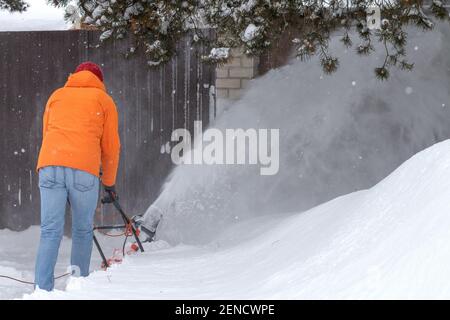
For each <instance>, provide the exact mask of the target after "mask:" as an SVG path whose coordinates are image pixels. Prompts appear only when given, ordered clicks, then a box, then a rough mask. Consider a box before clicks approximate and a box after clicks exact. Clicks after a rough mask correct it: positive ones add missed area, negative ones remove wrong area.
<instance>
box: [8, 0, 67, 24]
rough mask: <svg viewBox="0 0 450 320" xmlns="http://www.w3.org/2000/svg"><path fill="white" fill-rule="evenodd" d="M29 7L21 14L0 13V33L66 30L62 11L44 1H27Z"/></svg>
mask: <svg viewBox="0 0 450 320" xmlns="http://www.w3.org/2000/svg"><path fill="white" fill-rule="evenodd" d="M28 4H29V5H30V7H29V8H28V10H27V11H25V12H23V13H9V12H7V11H0V31H28V30H66V29H68V28H69V25H68V24H67V23H66V22H65V21H64V9H61V8H55V7H52V6H50V5H48V4H47V1H46V0H31V1H28Z"/></svg>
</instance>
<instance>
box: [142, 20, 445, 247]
mask: <svg viewBox="0 0 450 320" xmlns="http://www.w3.org/2000/svg"><path fill="white" fill-rule="evenodd" d="M331 48H332V51H333V52H334V53H336V54H337V55H338V56H339V57H340V68H339V69H338V71H337V72H336V73H335V74H333V75H332V76H325V75H323V74H322V70H321V67H320V66H319V63H318V61H317V60H314V59H313V60H312V61H310V62H307V63H305V62H301V61H297V60H293V61H292V62H291V63H290V64H289V65H287V66H285V67H282V68H280V69H277V70H273V71H271V72H269V73H268V74H266V75H265V76H263V77H261V78H258V79H256V80H253V81H252V83H251V85H250V88H249V90H248V91H247V92H246V94H245V95H244V96H243V98H242V99H240V100H239V101H237V102H236V103H234V104H233V105H231V106H230V107H229V108H228V109H227V110H226V111H225V112H223V113H222V114H221V115H220V117H218V118H217V119H216V121H215V123H213V124H212V127H215V128H218V129H221V130H224V129H225V128H244V129H247V128H279V129H280V169H279V172H278V174H276V175H273V176H261V175H260V173H259V167H258V166H255V165H184V166H183V165H182V166H178V167H176V168H175V169H174V171H173V172H172V174H171V176H170V178H169V179H168V181H167V182H166V184H165V186H164V188H163V190H162V192H161V195H160V196H159V198H158V199H157V200H156V201H155V202H154V203H153V205H152V206H150V208H149V209H148V210H147V213H146V215H145V219H146V220H147V224H148V225H151V224H153V223H154V222H155V221H156V220H158V219H159V216H160V215H161V213H162V215H163V218H162V220H161V222H160V224H159V226H158V230H157V234H156V236H157V238H158V239H163V240H166V241H168V242H170V243H172V244H173V243H179V242H183V243H188V244H204V243H207V242H209V241H210V240H212V239H213V238H214V237H215V236H216V235H217V233H218V232H219V231H221V230H222V229H223V228H224V227H225V226H229V225H230V224H233V223H235V222H236V221H238V220H242V219H246V218H249V217H254V216H258V215H263V214H267V213H272V214H273V213H283V212H291V211H292V212H293V211H297V212H298V211H302V210H306V209H309V208H311V207H313V206H316V205H318V204H320V203H323V202H325V201H328V200H330V199H332V198H335V197H337V196H340V195H343V194H347V193H350V192H353V191H356V190H361V189H366V188H369V187H371V186H373V185H374V184H376V183H377V182H379V181H380V180H381V179H383V178H384V177H386V176H387V175H388V174H389V173H391V172H392V171H393V170H394V169H395V168H397V167H398V166H399V165H400V164H401V163H402V162H403V161H405V160H406V159H408V158H409V157H411V156H412V155H413V154H415V153H417V152H419V151H420V150H423V149H425V148H427V147H428V146H430V145H432V144H434V143H436V142H438V141H442V140H444V139H447V138H450V110H449V108H450V93H449V89H450V60H449V59H448V52H450V27H449V26H448V25H447V24H442V25H437V26H436V30H435V31H434V32H429V33H423V32H421V31H418V30H416V29H411V30H410V36H409V48H408V52H409V58H410V60H411V61H412V62H414V63H415V68H414V70H413V71H412V72H405V71H400V70H392V71H391V77H390V79H389V81H384V82H381V81H379V80H377V79H376V78H375V76H374V73H373V69H374V67H376V66H378V65H380V64H381V61H382V59H384V57H383V56H382V54H383V51H382V50H377V53H375V54H373V55H371V56H369V57H360V56H357V54H356V53H355V52H354V50H352V49H349V50H346V49H345V48H343V47H342V44H341V43H340V42H339V40H338V37H337V38H336V39H334V40H333V41H332V43H331Z"/></svg>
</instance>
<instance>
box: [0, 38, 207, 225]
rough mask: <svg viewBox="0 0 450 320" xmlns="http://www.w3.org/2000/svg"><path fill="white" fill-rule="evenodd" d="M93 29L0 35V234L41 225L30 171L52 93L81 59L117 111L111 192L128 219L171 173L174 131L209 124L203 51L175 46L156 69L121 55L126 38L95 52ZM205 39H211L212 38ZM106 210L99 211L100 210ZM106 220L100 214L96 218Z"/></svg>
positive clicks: (185, 45) (188, 44)
mask: <svg viewBox="0 0 450 320" xmlns="http://www.w3.org/2000/svg"><path fill="white" fill-rule="evenodd" d="M98 36H99V33H98V32H97V31H49V32H47V31H46V32H0V147H1V148H0V155H1V158H0V228H9V229H13V230H23V229H25V228H27V227H29V226H30V225H33V224H38V223H39V207H40V202H39V188H38V181H37V174H36V172H35V166H36V162H37V156H38V152H39V148H40V144H41V139H42V137H41V131H42V113H43V109H44V106H45V103H46V101H47V99H48V97H49V95H50V94H51V92H52V91H53V90H55V89H56V88H58V87H61V86H63V85H64V83H65V81H66V79H67V76H68V75H69V74H70V73H71V72H73V70H74V69H75V68H76V66H77V65H78V64H79V63H80V62H82V61H85V60H91V61H94V62H96V63H98V64H101V66H102V67H103V69H104V73H105V84H106V87H107V90H108V91H109V93H110V94H111V95H112V97H113V98H114V100H115V101H116V104H117V106H118V110H119V117H120V136H121V141H122V151H121V161H120V167H119V173H118V181H117V188H118V192H119V195H120V198H121V202H122V206H123V207H124V208H126V210H127V211H128V212H129V213H130V214H138V213H143V212H144V211H145V210H146V208H147V207H148V206H149V205H150V204H151V202H152V201H153V200H154V199H155V198H156V197H157V195H158V192H159V191H160V188H161V185H162V183H163V181H164V180H165V178H166V176H167V175H168V173H169V171H170V170H171V167H172V162H171V159H170V154H168V153H165V152H164V147H163V146H165V145H166V144H167V143H168V142H169V141H170V136H171V133H172V130H173V129H176V128H181V127H186V128H188V129H190V130H192V127H193V122H194V120H197V119H198V120H202V121H203V125H204V127H205V126H206V125H207V124H208V122H209V119H210V113H211V114H212V113H213V112H210V104H211V103H212V99H211V92H212V89H213V88H214V87H213V86H214V83H215V67H214V66H212V65H208V64H203V63H202V62H201V55H202V54H205V52H204V51H205V48H203V47H201V46H195V47H191V39H190V37H189V36H188V37H186V38H185V39H183V41H180V43H179V45H178V50H177V51H178V54H177V55H176V56H175V57H174V58H173V59H172V61H171V62H170V63H168V64H165V65H163V66H160V67H158V68H156V69H149V68H147V67H146V60H145V57H144V56H143V54H140V53H137V54H136V55H135V56H133V57H132V58H130V59H124V58H123V55H122V54H123V52H125V49H126V48H127V46H128V45H129V43H130V41H131V40H121V41H111V42H109V43H107V44H105V45H102V46H100V47H98ZM210 36H213V34H212V32H211V33H210ZM105 210H112V209H101V210H100V209H99V212H103V213H105V212H104V211H105ZM105 216H108V215H106V214H99V217H100V218H101V220H110V219H108V218H107V219H104V218H102V217H105Z"/></svg>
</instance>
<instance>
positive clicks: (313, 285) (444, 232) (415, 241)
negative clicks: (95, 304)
mask: <svg viewBox="0 0 450 320" xmlns="http://www.w3.org/2000/svg"><path fill="white" fill-rule="evenodd" d="M449 199H450V140H448V141H445V142H442V143H439V144H436V145H435V146H433V147H431V148H429V149H427V150H425V151H423V152H421V153H419V154H418V155H416V156H414V157H413V158H412V159H410V160H408V161H407V162H406V163H405V164H403V165H402V166H401V167H400V168H399V169H397V170H396V171H395V172H394V173H392V174H391V175H390V176H389V177H387V178H386V179H384V180H383V181H382V182H380V183H379V184H377V185H376V186H375V187H373V188H372V189H370V190H366V191H359V192H355V193H352V194H349V195H346V196H343V197H340V198H337V199H335V200H332V201H330V202H328V203H325V204H323V205H320V206H318V207H316V208H313V209H311V210H309V211H306V212H303V213H298V214H292V215H289V216H286V215H275V216H265V217H258V218H253V219H249V220H248V221H246V222H240V223H238V224H237V225H235V226H233V227H230V228H229V229H228V230H227V231H225V232H224V233H223V234H222V235H220V236H219V237H218V238H217V239H216V240H215V241H214V242H212V243H211V244H210V245H208V246H204V247H189V246H185V245H178V246H176V247H174V248H169V249H168V248H167V247H163V248H159V247H158V246H161V245H162V244H164V242H162V241H158V242H155V243H153V244H150V245H149V246H147V247H146V249H147V252H145V253H144V254H142V255H141V254H139V255H136V256H133V257H131V258H130V259H127V260H126V261H125V263H124V264H123V265H120V266H116V268H113V269H111V270H110V271H108V272H103V271H99V272H95V273H94V274H92V275H91V276H90V277H89V278H85V279H71V280H70V282H69V284H68V286H67V289H66V292H62V291H56V292H53V293H47V292H35V293H34V294H32V295H31V296H30V295H27V296H26V298H29V299H38V298H43V299H46V298H48V299H55V298H58V299H59V298H61V299H66V298H68V299H97V298H109V299H123V298H126V299H143V298H146V299H148V298H151V299H154V298H161V299H205V298H206V299H214V298H221V299H301V298H306V299H311V298H317V299H327V298H330V299H350V298H353V299H394V298H395V299H422V298H423V299H443V298H445V299H448V298H450V283H449V281H447V280H448V279H449V278H450V269H449V268H448V265H449V263H450V247H449V246H448V242H449V241H450V215H449V214H448V211H449V203H450V201H449Z"/></svg>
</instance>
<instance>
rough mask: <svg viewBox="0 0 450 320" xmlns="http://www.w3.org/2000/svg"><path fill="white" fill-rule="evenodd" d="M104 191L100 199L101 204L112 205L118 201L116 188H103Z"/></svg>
mask: <svg viewBox="0 0 450 320" xmlns="http://www.w3.org/2000/svg"><path fill="white" fill-rule="evenodd" d="M103 189H104V190H105V194H104V196H103V198H102V203H113V202H114V201H116V200H119V196H118V195H117V192H116V186H105V185H104V186H103Z"/></svg>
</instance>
